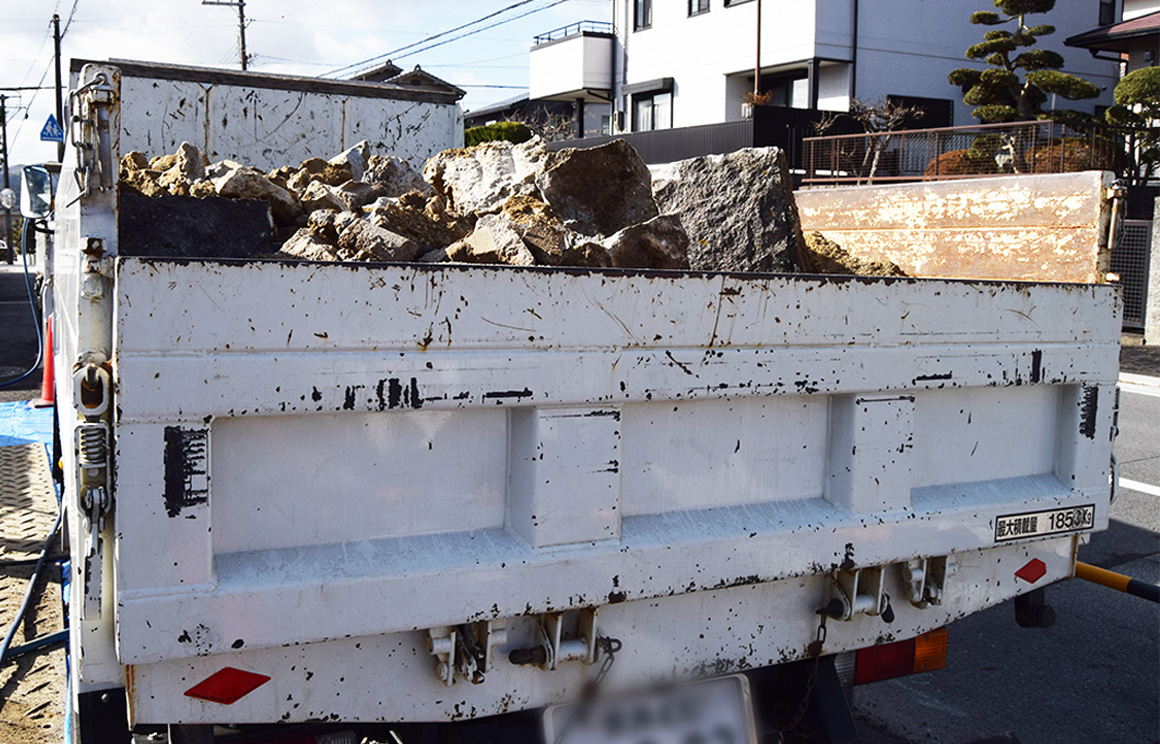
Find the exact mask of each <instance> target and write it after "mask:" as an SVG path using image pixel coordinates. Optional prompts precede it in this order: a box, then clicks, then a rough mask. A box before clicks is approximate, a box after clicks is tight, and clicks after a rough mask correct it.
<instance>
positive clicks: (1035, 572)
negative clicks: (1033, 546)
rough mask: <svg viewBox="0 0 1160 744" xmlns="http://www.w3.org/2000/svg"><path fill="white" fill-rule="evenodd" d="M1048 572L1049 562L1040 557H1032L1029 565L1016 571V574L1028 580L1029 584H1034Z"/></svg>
mask: <svg viewBox="0 0 1160 744" xmlns="http://www.w3.org/2000/svg"><path fill="white" fill-rule="evenodd" d="M1046 573H1047V564H1046V563H1044V562H1043V561H1041V560H1039V559H1038V558H1032V559H1031V560H1030V561H1028V563H1027V565H1026V566H1024V567H1023V568H1021V569H1019V570H1018V571H1016V572H1015V575H1016V576H1018V577H1019V578H1021V579H1023V580H1024V581H1026V582H1027V583H1028V584H1034V583H1035V582H1037V581H1039V580H1040V579H1042V578H1043V576H1044V575H1045V574H1046Z"/></svg>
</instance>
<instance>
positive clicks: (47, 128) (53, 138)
mask: <svg viewBox="0 0 1160 744" xmlns="http://www.w3.org/2000/svg"><path fill="white" fill-rule="evenodd" d="M40 139H41V140H43V141H45V142H64V130H62V129H61V128H60V123H59V122H57V120H56V117H55V116H53V115H52V114H49V115H48V121H46V122H44V129H41V130H40Z"/></svg>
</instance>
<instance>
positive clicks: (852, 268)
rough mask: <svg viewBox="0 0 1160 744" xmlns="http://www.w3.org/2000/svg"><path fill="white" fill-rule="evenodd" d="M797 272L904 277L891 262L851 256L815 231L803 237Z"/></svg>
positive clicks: (901, 271) (900, 270) (904, 274)
mask: <svg viewBox="0 0 1160 744" xmlns="http://www.w3.org/2000/svg"><path fill="white" fill-rule="evenodd" d="M799 270H800V271H802V272H803V273H806V274H856V275H858V276H906V273H905V272H904V271H903V270H902V269H900V268H899V267H898V266H897V265H896V264H894V263H892V262H891V261H881V260H878V259H863V258H858V257H857V256H852V255H850V253H849V251H847V250H846V249H844V248H842V246H840V245H838V244H837V243H835V242H834V241H832V240H829V239H827V238H826V237H825V236H824V235H822V234H821V233H820V232H816V231H815V232H811V233H806V235H805V251H803V253H802V259H801V262H800V266H799Z"/></svg>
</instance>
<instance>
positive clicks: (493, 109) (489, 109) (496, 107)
mask: <svg viewBox="0 0 1160 744" xmlns="http://www.w3.org/2000/svg"><path fill="white" fill-rule="evenodd" d="M527 102H528V94H527V93H521V94H520V95H518V96H514V97H512V98H506V99H504V100H502V101H497V102H496V103H492V104H488V105H487V106H484V107H483V108H478V109H473V110H471V111H468V112H467V113H465V114H464V116H466V117H471V118H475V117H479V116H490V115H491V114H498V113H502V112H506V111H507V110H508V109H510V108H512V107H513V106H516V105H518V104H521V103H527Z"/></svg>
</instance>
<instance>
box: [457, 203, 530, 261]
mask: <svg viewBox="0 0 1160 744" xmlns="http://www.w3.org/2000/svg"><path fill="white" fill-rule="evenodd" d="M447 256H448V257H449V258H450V259H451V260H452V261H463V262H465V263H486V264H509V265H512V266H533V265H535V263H536V259H535V258H534V257H533V256H532V253H531V251H529V250H528V248H527V246H525V245H524V239H523V237H522V236H521V235H520V233H519V231H517V230H516V228H515V225H514V224H513V223H512V222H511V220H509V219H507V218H506V217H501V216H498V215H494V214H489V215H484V216H483V217H480V218H479V222H478V223H476V225H475V229H474V230H473V231H472V232H471V234H470V235H468V236H467V237H466V238H464V239H463V240H460V241H459V242H457V243H454V244H453V245H451V246H449V247H448V248H447Z"/></svg>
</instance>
